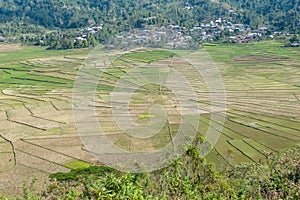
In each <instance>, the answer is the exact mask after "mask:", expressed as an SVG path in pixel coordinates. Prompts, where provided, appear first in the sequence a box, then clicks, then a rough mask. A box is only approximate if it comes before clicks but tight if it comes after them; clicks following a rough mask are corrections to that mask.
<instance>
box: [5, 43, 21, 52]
mask: <svg viewBox="0 0 300 200" xmlns="http://www.w3.org/2000/svg"><path fill="white" fill-rule="evenodd" d="M19 49H20V44H4V45H0V53H1V52H12V51H17V50H19Z"/></svg>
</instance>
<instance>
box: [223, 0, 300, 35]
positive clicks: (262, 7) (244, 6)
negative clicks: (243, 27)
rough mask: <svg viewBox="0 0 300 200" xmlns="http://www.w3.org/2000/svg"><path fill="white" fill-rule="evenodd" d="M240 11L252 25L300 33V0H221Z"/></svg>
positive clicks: (240, 16)
mask: <svg viewBox="0 0 300 200" xmlns="http://www.w3.org/2000/svg"><path fill="white" fill-rule="evenodd" d="M221 1H222V2H223V3H224V2H225V3H228V4H229V5H231V6H232V7H233V8H235V10H236V11H237V12H238V13H239V18H240V20H241V21H242V22H243V23H246V24H250V25H251V26H252V27H253V26H257V25H258V24H265V25H270V26H273V27H274V28H275V29H277V30H287V31H290V32H296V33H299V29H300V20H299V19H300V1H299V0H264V1H260V0H221Z"/></svg>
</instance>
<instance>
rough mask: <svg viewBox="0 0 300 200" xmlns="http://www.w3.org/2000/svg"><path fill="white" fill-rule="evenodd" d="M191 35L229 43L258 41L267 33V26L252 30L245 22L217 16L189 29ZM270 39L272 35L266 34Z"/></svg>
mask: <svg viewBox="0 0 300 200" xmlns="http://www.w3.org/2000/svg"><path fill="white" fill-rule="evenodd" d="M190 31H191V33H192V35H194V36H198V37H199V38H200V39H201V40H203V41H207V42H213V41H215V40H218V39H220V37H221V36H222V39H224V38H225V39H227V41H228V42H231V43H249V42H251V41H260V40H261V38H262V36H266V34H267V33H268V28H267V27H260V28H259V29H257V30H252V29H251V28H249V26H247V25H245V24H234V23H232V22H231V21H230V20H226V19H222V18H218V19H216V20H206V21H204V22H202V23H201V24H200V25H198V26H195V27H194V28H193V29H191V30H190ZM267 37H269V38H270V39H273V38H274V35H271V34H270V35H268V36H267Z"/></svg>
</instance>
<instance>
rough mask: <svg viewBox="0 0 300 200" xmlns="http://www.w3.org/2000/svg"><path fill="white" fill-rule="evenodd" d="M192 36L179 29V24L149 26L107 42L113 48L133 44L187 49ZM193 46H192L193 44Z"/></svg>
mask: <svg viewBox="0 0 300 200" xmlns="http://www.w3.org/2000/svg"><path fill="white" fill-rule="evenodd" d="M192 39H193V38H192V37H191V36H189V35H187V34H185V33H184V31H181V29H180V27H179V26H173V25H170V26H168V27H154V26H149V27H147V28H145V29H135V30H132V31H129V32H124V33H121V34H119V35H117V36H116V37H115V38H114V39H112V40H111V41H110V42H109V43H108V44H109V45H110V47H115V48H130V47H134V46H141V45H142V46H148V47H167V48H175V49H189V48H191V47H192V46H193V45H195V44H193V43H192ZM193 47H194V46H193Z"/></svg>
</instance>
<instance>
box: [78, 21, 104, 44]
mask: <svg viewBox="0 0 300 200" xmlns="http://www.w3.org/2000/svg"><path fill="white" fill-rule="evenodd" d="M102 29H103V24H100V25H99V26H94V27H86V28H83V29H81V30H80V34H79V36H77V37H75V39H74V42H76V41H78V40H81V41H85V40H87V38H88V35H94V34H97V33H98V32H99V31H100V30H102Z"/></svg>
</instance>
